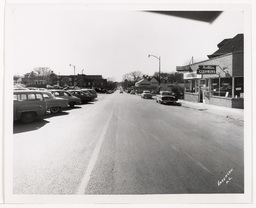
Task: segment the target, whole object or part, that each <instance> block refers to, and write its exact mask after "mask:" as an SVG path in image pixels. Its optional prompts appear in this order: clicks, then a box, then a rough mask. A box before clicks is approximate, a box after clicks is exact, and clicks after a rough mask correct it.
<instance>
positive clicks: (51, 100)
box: [41, 91, 68, 114]
mask: <svg viewBox="0 0 256 208" xmlns="http://www.w3.org/2000/svg"><path fill="white" fill-rule="evenodd" d="M41 92H42V94H43V97H44V99H45V102H46V107H47V110H49V111H50V112H51V113H52V114H55V113H59V112H61V110H62V109H64V108H68V100H67V99H64V98H58V97H55V96H54V95H53V94H52V93H51V92H49V91H41Z"/></svg>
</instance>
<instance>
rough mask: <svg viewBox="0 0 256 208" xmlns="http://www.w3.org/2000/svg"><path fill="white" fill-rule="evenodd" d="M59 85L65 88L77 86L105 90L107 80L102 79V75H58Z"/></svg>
mask: <svg viewBox="0 0 256 208" xmlns="http://www.w3.org/2000/svg"><path fill="white" fill-rule="evenodd" d="M58 81H59V85H60V86H62V87H65V86H78V87H82V88H94V89H96V88H101V89H102V88H105V87H106V86H107V80H106V79H103V78H102V75H85V74H78V75H60V76H59V78H58Z"/></svg>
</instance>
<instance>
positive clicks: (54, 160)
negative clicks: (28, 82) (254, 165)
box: [13, 91, 244, 194]
mask: <svg viewBox="0 0 256 208" xmlns="http://www.w3.org/2000/svg"><path fill="white" fill-rule="evenodd" d="M243 127H244V126H243V122H241V121H237V120H231V119H228V118H225V117H222V116H219V115H213V114H210V113H207V112H205V111H204V110H194V109H190V108H185V107H184V106H179V105H175V106H174V105H161V104H158V103H156V102H155V100H153V99H152V100H146V99H142V98H140V96H137V95H130V94H126V93H123V94H121V93H119V91H116V92H115V93H113V94H100V95H99V98H98V101H95V102H93V103H91V104H85V105H81V106H77V107H76V108H74V109H70V110H65V111H63V112H62V113H60V114H59V115H57V116H52V115H47V116H46V118H44V119H40V120H39V121H37V122H35V123H32V124H20V123H15V125H14V138H13V140H14V141H13V142H14V163H13V165H14V166H13V174H14V179H13V182H14V187H13V188H14V194H176V193H243V191H244V188H243V186H244V163H243V161H244V158H243V154H244V152H243V133H244V132H243Z"/></svg>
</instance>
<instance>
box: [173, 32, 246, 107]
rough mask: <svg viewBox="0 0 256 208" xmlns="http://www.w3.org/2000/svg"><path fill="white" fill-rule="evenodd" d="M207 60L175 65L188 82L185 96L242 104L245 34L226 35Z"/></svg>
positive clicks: (217, 102)
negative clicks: (231, 36)
mask: <svg viewBox="0 0 256 208" xmlns="http://www.w3.org/2000/svg"><path fill="white" fill-rule="evenodd" d="M217 46H218V50H217V51H216V52H214V53H213V54H211V55H208V58H209V59H208V60H205V61H201V62H197V63H193V64H190V65H186V66H181V67H177V68H176V71H178V72H182V73H184V80H185V82H186V83H187V85H185V86H187V87H186V88H185V91H184V100H187V101H191V102H204V103H207V104H213V105H218V106H225V107H231V108H244V36H243V34H238V35H236V36H235V37H234V38H231V39H225V40H223V41H222V42H220V43H219V44H218V45H217Z"/></svg>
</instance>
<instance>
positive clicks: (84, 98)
mask: <svg viewBox="0 0 256 208" xmlns="http://www.w3.org/2000/svg"><path fill="white" fill-rule="evenodd" d="M68 92H70V94H71V95H73V96H76V97H78V98H80V99H81V102H82V103H88V102H91V101H93V100H94V98H93V97H92V96H91V95H89V94H88V93H85V92H83V91H82V90H68Z"/></svg>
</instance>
